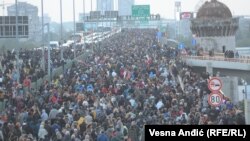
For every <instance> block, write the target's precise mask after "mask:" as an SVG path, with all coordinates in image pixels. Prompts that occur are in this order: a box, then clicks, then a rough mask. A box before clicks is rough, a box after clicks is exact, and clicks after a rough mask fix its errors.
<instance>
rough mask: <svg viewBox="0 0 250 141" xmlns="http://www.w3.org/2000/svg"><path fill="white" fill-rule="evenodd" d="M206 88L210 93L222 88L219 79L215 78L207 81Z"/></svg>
mask: <svg viewBox="0 0 250 141" xmlns="http://www.w3.org/2000/svg"><path fill="white" fill-rule="evenodd" d="M208 88H209V90H210V91H212V92H214V91H216V92H218V91H220V90H221V88H222V82H221V80H220V79H219V78H217V77H213V78H211V79H210V80H209V82H208Z"/></svg>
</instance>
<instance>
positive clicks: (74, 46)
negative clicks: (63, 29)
mask: <svg viewBox="0 0 250 141" xmlns="http://www.w3.org/2000/svg"><path fill="white" fill-rule="evenodd" d="M73 18H74V45H73V48H74V59H75V58H76V41H75V36H76V20H75V0H73Z"/></svg>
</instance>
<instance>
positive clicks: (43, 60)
mask: <svg viewBox="0 0 250 141" xmlns="http://www.w3.org/2000/svg"><path fill="white" fill-rule="evenodd" d="M41 9H42V11H41V13H42V46H43V50H42V68H43V71H44V72H45V56H44V54H45V53H44V52H45V48H44V27H43V26H44V21H43V20H44V19H43V0H41Z"/></svg>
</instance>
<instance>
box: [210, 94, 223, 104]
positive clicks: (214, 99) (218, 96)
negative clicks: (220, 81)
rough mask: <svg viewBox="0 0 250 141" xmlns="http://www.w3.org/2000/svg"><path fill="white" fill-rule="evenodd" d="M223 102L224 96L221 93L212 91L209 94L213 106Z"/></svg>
mask: <svg viewBox="0 0 250 141" xmlns="http://www.w3.org/2000/svg"><path fill="white" fill-rule="evenodd" d="M222 102H223V96H222V94H220V93H211V94H210V95H209V96H208V103H209V105H211V106H215V107H216V106H220V105H221V104H222Z"/></svg>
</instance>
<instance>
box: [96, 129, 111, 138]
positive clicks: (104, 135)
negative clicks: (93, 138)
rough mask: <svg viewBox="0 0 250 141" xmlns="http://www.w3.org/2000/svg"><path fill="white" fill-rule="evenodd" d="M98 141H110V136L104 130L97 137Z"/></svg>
mask: <svg viewBox="0 0 250 141" xmlns="http://www.w3.org/2000/svg"><path fill="white" fill-rule="evenodd" d="M97 141H109V138H108V136H107V135H106V134H105V133H104V131H103V130H102V131H101V133H100V134H99V135H98V136H97Z"/></svg>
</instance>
